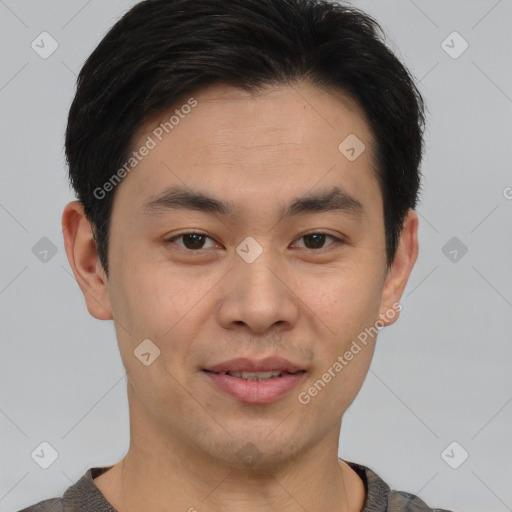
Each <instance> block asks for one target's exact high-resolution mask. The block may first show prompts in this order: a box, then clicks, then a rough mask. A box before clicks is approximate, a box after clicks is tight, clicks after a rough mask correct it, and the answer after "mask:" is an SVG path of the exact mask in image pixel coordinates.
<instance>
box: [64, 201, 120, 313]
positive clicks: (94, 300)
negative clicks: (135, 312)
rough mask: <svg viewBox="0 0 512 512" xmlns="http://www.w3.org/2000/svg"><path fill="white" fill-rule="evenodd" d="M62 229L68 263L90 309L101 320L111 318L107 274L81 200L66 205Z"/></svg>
mask: <svg viewBox="0 0 512 512" xmlns="http://www.w3.org/2000/svg"><path fill="white" fill-rule="evenodd" d="M62 233H63V235H64V246H65V248H66V254H67V257H68V261H69V264H70V266H71V269H72V270H73V274H74V275H75V279H76V281H77V283H78V286H80V289H81V290H82V293H83V294H84V297H85V302H86V305H87V309H88V311H89V313H90V314H91V315H92V316H93V317H94V318H97V319H98V320H111V319H112V309H111V306H110V297H109V294H108V280H107V276H106V275H105V272H104V270H103V267H102V265H101V263H100V259H99V256H98V253H97V250H96V242H95V241H94V238H93V236H92V229H91V224H90V222H89V221H88V220H87V218H86V216H85V213H84V208H83V204H82V203H81V202H80V201H72V202H71V203H68V204H67V205H66V207H65V208H64V212H63V214H62Z"/></svg>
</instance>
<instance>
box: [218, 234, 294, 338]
mask: <svg viewBox="0 0 512 512" xmlns="http://www.w3.org/2000/svg"><path fill="white" fill-rule="evenodd" d="M256 244H257V245H256ZM230 274H231V275H230V280H231V283H232V284H231V286H229V293H228V294H226V296H225V297H224V298H223V305H222V307H221V321H222V323H223V324H224V326H225V327H227V326H228V324H233V323H235V322H236V323H240V322H243V323H244V324H246V325H247V326H248V327H250V328H251V329H252V330H254V331H265V330H266V329H268V328H270V327H271V326H272V325H274V324H275V323H277V322H279V323H282V322H286V323H294V322H295V321H296V319H297V315H298V312H297V306H296V302H297V301H296V299H295V297H294V295H293V293H292V291H291V290H290V289H289V288H288V287H287V286H286V285H285V283H286V275H285V270H284V265H283V264H282V262H280V261H279V255H278V254H277V253H276V251H274V250H272V248H271V247H270V242H269V241H268V239H267V243H266V244H265V243H261V244H260V243H258V242H256V241H255V240H254V239H252V240H245V241H244V242H242V243H241V244H240V245H239V246H238V247H237V254H236V255H235V262H234V266H233V269H232V271H231V272H230Z"/></svg>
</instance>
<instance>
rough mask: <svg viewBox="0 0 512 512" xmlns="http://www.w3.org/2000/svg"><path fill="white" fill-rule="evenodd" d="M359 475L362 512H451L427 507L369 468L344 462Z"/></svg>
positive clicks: (420, 500) (412, 495)
mask: <svg viewBox="0 0 512 512" xmlns="http://www.w3.org/2000/svg"><path fill="white" fill-rule="evenodd" d="M345 462H346V463H347V464H349V466H350V467H351V468H352V469H353V470H354V471H355V472H356V473H357V474H358V475H359V477H360V478H361V480H362V481H363V483H364V486H365V489H366V502H365V507H364V508H363V510H362V512H370V511H377V510H378V511H379V512H380V511H382V512H452V511H450V510H446V509H441V508H431V507H429V506H428V505H427V504H426V503H425V502H424V501H423V500H422V499H421V498H419V497H418V496H416V495H415V494H411V493H410V492H405V491H396V490H393V489H391V488H390V487H389V485H388V484H387V483H386V482H385V481H384V480H383V479H382V478H381V477H380V476H379V475H378V474H377V473H376V472H375V471H373V470H372V469H371V468H369V467H368V466H363V465H362V464H357V463H355V462H352V461H347V460H345Z"/></svg>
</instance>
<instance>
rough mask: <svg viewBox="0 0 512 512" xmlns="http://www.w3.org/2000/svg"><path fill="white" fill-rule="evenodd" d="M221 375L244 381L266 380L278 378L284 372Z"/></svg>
mask: <svg viewBox="0 0 512 512" xmlns="http://www.w3.org/2000/svg"><path fill="white" fill-rule="evenodd" d="M222 373H223V374H226V373H227V374H228V375H231V376H232V377H238V378H240V379H245V380H266V379H274V378H276V377H280V376H281V375H283V374H284V372H279V371H273V372H272V371H271V372H222Z"/></svg>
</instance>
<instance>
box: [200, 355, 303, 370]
mask: <svg viewBox="0 0 512 512" xmlns="http://www.w3.org/2000/svg"><path fill="white" fill-rule="evenodd" d="M204 369H205V370H208V371H210V372H216V373H218V372H271V371H280V372H288V373H295V372H298V371H300V370H303V368H301V367H300V366H298V365H296V364H294V363H292V362H290V361H288V359H284V358H282V357H266V358H265V359H259V360H257V359H249V358H246V357H238V358H236V359H230V360H229V361H224V362H223V363H219V364H216V365H214V366H209V367H208V368H204Z"/></svg>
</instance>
